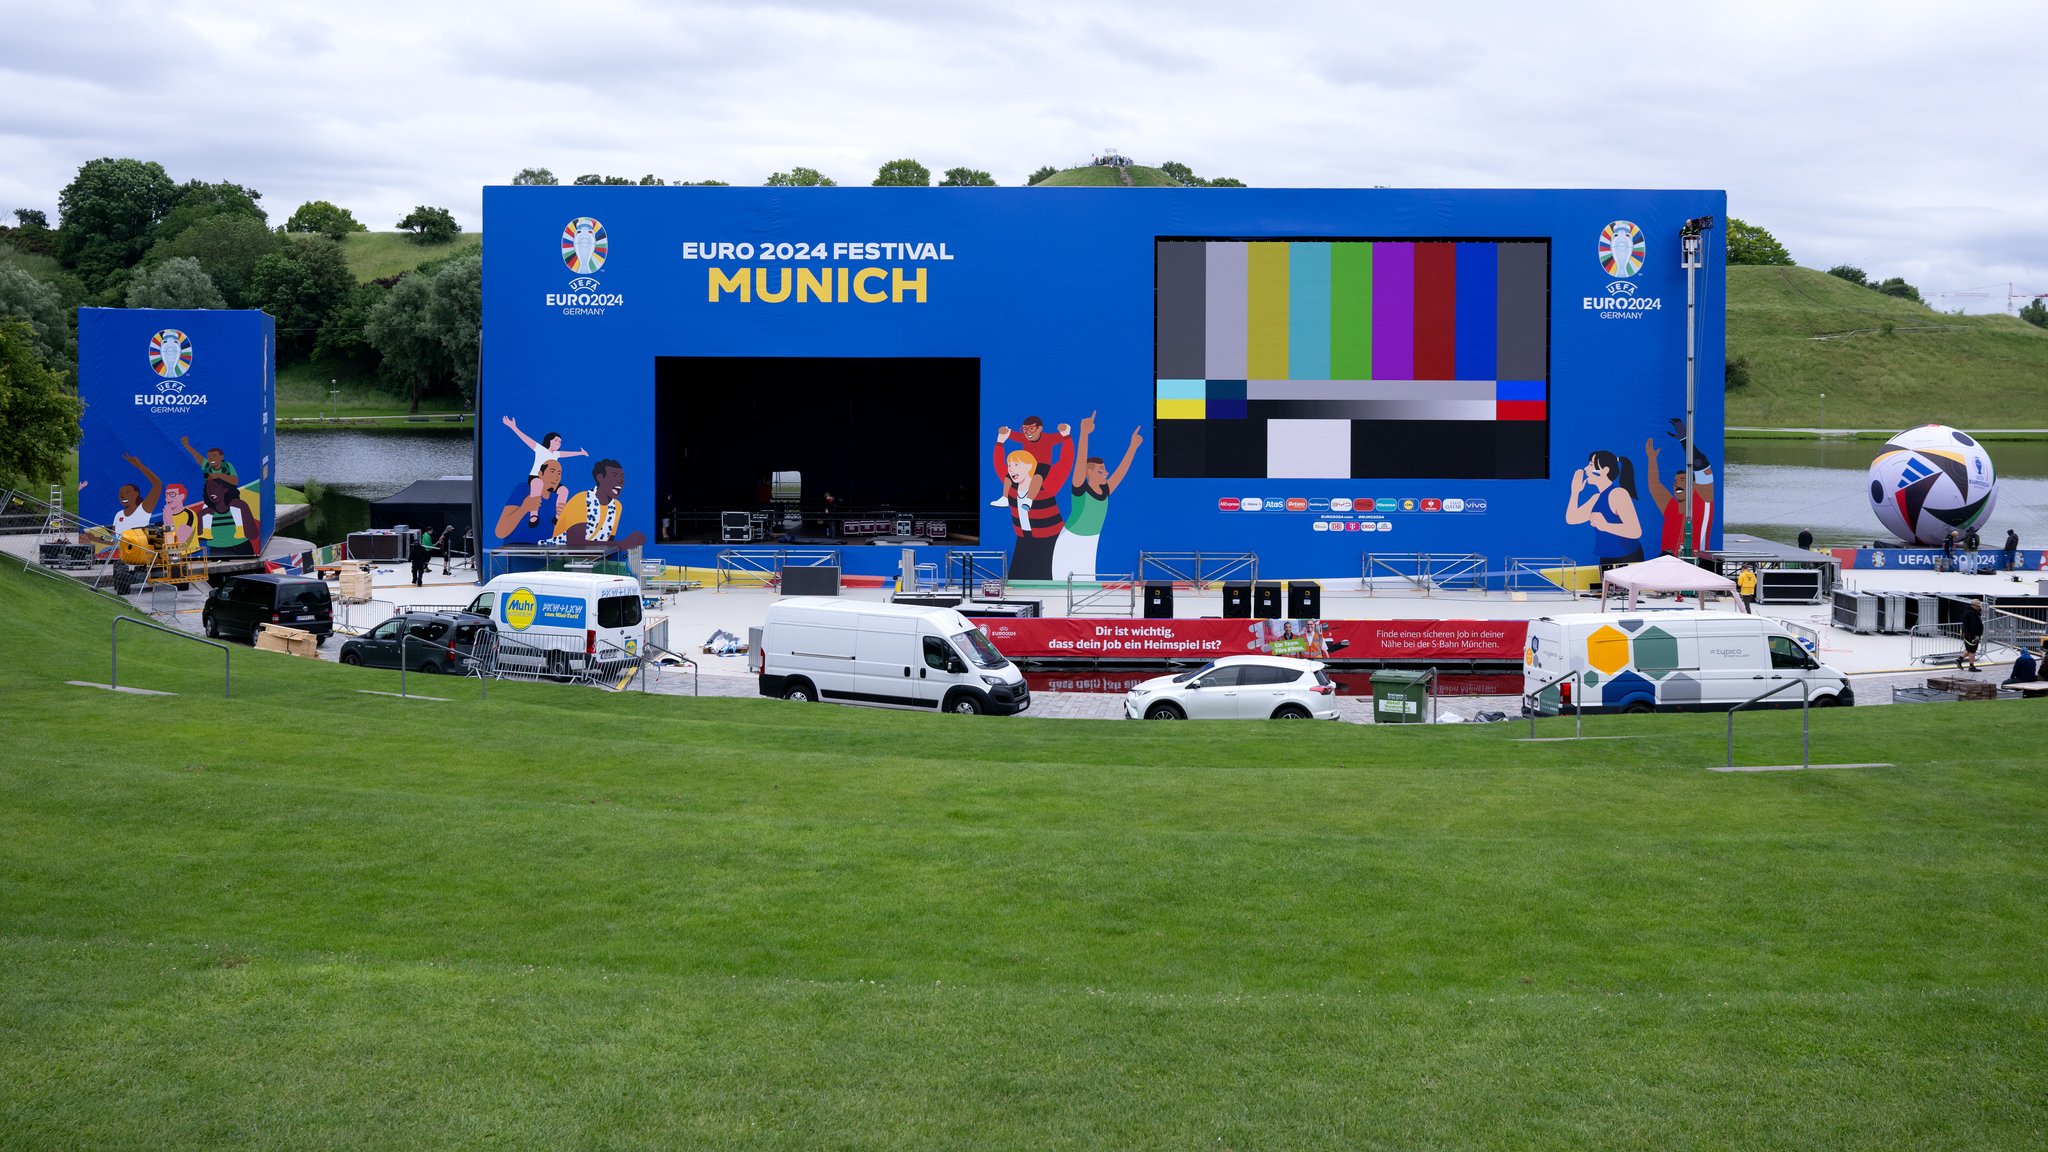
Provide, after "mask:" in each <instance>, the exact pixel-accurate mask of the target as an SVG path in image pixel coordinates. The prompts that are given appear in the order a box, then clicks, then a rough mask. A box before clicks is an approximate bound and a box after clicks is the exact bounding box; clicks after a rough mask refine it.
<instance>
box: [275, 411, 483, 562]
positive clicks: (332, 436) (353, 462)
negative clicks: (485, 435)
mask: <svg viewBox="0 0 2048 1152" xmlns="http://www.w3.org/2000/svg"><path fill="white" fill-rule="evenodd" d="M470 464H471V461H470V435H469V433H468V432H467V431H466V430H462V429H448V430H445V431H431V432H429V431H413V430H407V431H404V432H395V431H394V432H382V431H379V432H359V431H349V430H342V429H335V430H332V431H324V430H323V431H304V430H299V429H294V430H292V431H290V432H285V431H279V432H278V434H277V479H278V481H279V482H280V483H282V484H285V485H288V486H290V487H293V488H299V489H304V488H305V486H306V481H308V480H318V481H319V482H320V484H321V487H322V489H323V490H322V491H321V493H320V494H319V497H318V498H317V499H315V500H314V501H313V509H312V512H311V513H310V514H309V515H308V516H307V517H306V519H305V521H304V522H303V523H300V524H297V525H294V526H293V527H292V528H291V529H290V530H289V531H288V534H289V535H294V536H298V537H300V538H301V539H306V540H311V541H313V542H314V543H316V544H329V543H333V542H334V541H337V540H340V539H342V538H344V537H346V536H347V535H348V534H349V533H350V532H359V531H361V530H363V529H365V528H368V527H369V526H370V501H372V500H381V499H383V498H384V497H386V496H389V495H391V494H392V493H393V492H396V491H398V490H399V489H401V488H404V487H405V486H406V485H408V484H410V483H412V482H413V481H415V480H431V479H434V478H435V477H438V476H467V475H469V473H470Z"/></svg>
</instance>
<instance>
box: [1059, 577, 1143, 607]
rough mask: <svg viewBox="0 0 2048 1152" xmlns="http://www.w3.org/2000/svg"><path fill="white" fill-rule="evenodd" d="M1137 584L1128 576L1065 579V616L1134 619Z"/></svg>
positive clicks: (1136, 602) (1136, 604) (1136, 605)
mask: <svg viewBox="0 0 2048 1152" xmlns="http://www.w3.org/2000/svg"><path fill="white" fill-rule="evenodd" d="M1137 614H1138V582H1137V581H1136V580H1135V579H1134V578H1132V576H1131V575H1130V574H1128V573H1126V574H1123V575H1117V576H1105V575H1103V574H1101V573H1099V572H1090V573H1088V574H1087V575H1086V576H1085V577H1084V576H1082V575H1080V574H1078V573H1075V574H1070V575H1069V576H1068V577H1067V615H1069V616H1136V615H1137Z"/></svg>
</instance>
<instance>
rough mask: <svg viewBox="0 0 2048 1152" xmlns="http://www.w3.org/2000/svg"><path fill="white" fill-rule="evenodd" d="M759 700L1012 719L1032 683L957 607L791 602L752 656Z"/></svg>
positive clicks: (782, 603)
mask: <svg viewBox="0 0 2048 1152" xmlns="http://www.w3.org/2000/svg"><path fill="white" fill-rule="evenodd" d="M747 662H748V666H749V667H750V668H751V669H752V670H753V671H755V672H758V673H760V676H761V695H763V696H780V697H781V698H783V699H784V700H834V701H839V702H842V703H848V704H882V705H893V706H896V707H902V708H925V709H938V710H941V711H945V712H958V713H962V714H965V715H974V714H976V713H980V712H992V713H995V714H997V715H1002V716H1007V715H1012V714H1014V713H1018V712H1022V711H1024V710H1025V709H1026V708H1029V707H1031V689H1030V688H1029V687H1027V686H1026V685H1025V683H1024V674H1023V673H1022V672H1019V671H1018V670H1017V666H1016V665H1015V664H1012V663H1010V661H1009V660H1008V659H1006V658H1005V657H1004V656H1003V654H1002V653H1001V652H998V651H996V646H995V644H994V643H993V642H991V641H990V640H989V638H988V633H986V632H983V631H982V630H981V629H979V628H976V627H975V626H974V625H973V624H972V623H970V622H969V621H968V619H967V617H965V616H962V615H961V614H960V613H958V612H955V611H954V610H953V609H951V608H926V607H920V606H918V605H914V604H880V603H873V602H868V601H861V600H841V599H839V598H838V597H836V596H792V597H790V598H788V599H786V600H778V601H776V602H775V603H773V604H770V605H769V606H768V616H767V619H766V620H764V621H762V624H761V639H760V643H759V644H757V645H755V647H754V649H753V650H752V651H751V652H750V653H749V654H748V656H747Z"/></svg>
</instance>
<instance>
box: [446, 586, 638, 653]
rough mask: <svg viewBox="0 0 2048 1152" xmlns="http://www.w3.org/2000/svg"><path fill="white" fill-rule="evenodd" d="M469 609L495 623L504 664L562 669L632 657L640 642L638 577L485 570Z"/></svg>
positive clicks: (498, 646) (499, 649)
mask: <svg viewBox="0 0 2048 1152" xmlns="http://www.w3.org/2000/svg"><path fill="white" fill-rule="evenodd" d="M469 611H471V612H473V613H475V614H477V615H478V616H488V617H490V618H491V620H492V621H493V622H494V623H495V624H496V625H497V652H498V656H497V658H498V661H499V663H500V664H501V665H504V666H505V667H507V668H508V669H510V670H515V671H526V672H535V673H541V674H545V675H550V676H557V677H566V676H572V675H580V674H583V673H586V672H589V671H590V670H592V669H593V668H596V669H599V670H604V669H608V668H610V667H611V666H613V665H620V666H624V665H627V664H630V663H632V662H634V661H636V660H637V659H638V658H639V656H640V649H641V646H642V645H643V644H645V643H646V639H647V638H646V631H645V629H644V628H642V626H641V623H640V584H639V582H638V581H636V580H634V579H633V578H632V577H630V576H614V575H606V574H601V573H595V572H508V573H506V574H505V575H503V576H495V577H492V578H491V582H490V583H489V584H486V585H484V588H483V591H482V592H479V593H478V594H477V596H476V599H474V600H472V601H470V604H469Z"/></svg>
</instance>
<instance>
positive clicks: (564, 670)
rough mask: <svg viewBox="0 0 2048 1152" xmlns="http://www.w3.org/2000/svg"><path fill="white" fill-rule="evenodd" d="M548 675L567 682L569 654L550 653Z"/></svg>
mask: <svg viewBox="0 0 2048 1152" xmlns="http://www.w3.org/2000/svg"><path fill="white" fill-rule="evenodd" d="M548 675H549V676H552V677H554V678H555V679H557V680H567V679H568V678H569V654H568V653H567V652H550V653H548Z"/></svg>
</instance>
